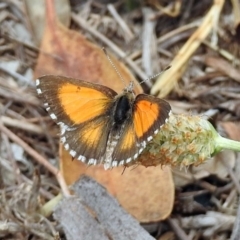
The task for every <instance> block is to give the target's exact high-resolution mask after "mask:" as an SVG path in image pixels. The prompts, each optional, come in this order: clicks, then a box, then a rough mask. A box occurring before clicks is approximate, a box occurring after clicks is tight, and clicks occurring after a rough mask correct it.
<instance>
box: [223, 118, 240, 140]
mask: <svg viewBox="0 0 240 240" xmlns="http://www.w3.org/2000/svg"><path fill="white" fill-rule="evenodd" d="M219 124H220V126H221V128H223V129H224V131H225V133H226V134H227V136H228V137H229V138H231V139H232V140H235V141H240V124H239V123H236V122H221V123H219Z"/></svg>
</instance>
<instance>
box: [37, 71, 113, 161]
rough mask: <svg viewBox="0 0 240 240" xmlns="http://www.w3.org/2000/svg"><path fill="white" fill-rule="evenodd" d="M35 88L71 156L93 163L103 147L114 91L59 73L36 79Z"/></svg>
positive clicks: (100, 154) (102, 151) (105, 141)
mask: <svg viewBox="0 0 240 240" xmlns="http://www.w3.org/2000/svg"><path fill="white" fill-rule="evenodd" d="M36 85H37V92H38V94H39V96H40V98H41V99H42V101H43V103H44V106H45V108H46V110H47V111H48V113H49V115H50V117H51V118H52V119H53V120H54V121H55V122H56V123H57V124H59V125H60V126H61V135H62V136H61V140H62V142H63V143H64V146H65V148H66V149H67V150H69V152H70V154H71V155H72V156H73V157H76V158H78V159H79V160H82V161H85V160H88V161H90V163H91V164H95V163H96V161H97V159H98V158H99V159H100V158H101V156H102V154H103V153H104V151H105V149H106V143H107V139H108V134H109V131H110V127H111V126H110V125H111V124H110V122H109V121H110V120H109V118H108V115H109V112H110V111H111V108H112V107H113V104H114V97H115V96H116V95H117V93H116V92H115V91H113V90H112V89H110V88H107V87H105V86H102V85H98V84H93V83H89V82H85V81H82V80H78V79H73V78H67V77H62V76H51V75H48V76H43V77H41V78H39V79H38V80H36Z"/></svg>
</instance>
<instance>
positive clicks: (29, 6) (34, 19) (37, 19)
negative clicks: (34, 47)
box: [25, 0, 71, 45]
mask: <svg viewBox="0 0 240 240" xmlns="http://www.w3.org/2000/svg"><path fill="white" fill-rule="evenodd" d="M54 3H55V4H54V6H55V9H56V12H57V15H58V18H59V20H60V22H61V23H62V24H63V25H64V26H66V27H68V26H69V24H70V20H71V16H70V14H71V12H70V3H69V1H68V0H55V2H54ZM25 5H26V10H27V14H28V18H29V20H30V24H31V29H32V31H33V34H32V36H33V37H34V40H35V42H36V43H37V44H38V45H39V44H40V42H41V39H42V37H43V32H44V26H45V19H46V16H45V9H46V7H45V0H25Z"/></svg>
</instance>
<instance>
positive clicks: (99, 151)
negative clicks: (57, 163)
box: [61, 115, 111, 165]
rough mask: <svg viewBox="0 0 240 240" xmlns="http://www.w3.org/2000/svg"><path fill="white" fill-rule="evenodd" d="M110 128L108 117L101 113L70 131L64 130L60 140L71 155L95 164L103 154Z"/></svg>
mask: <svg viewBox="0 0 240 240" xmlns="http://www.w3.org/2000/svg"><path fill="white" fill-rule="evenodd" d="M110 129H111V124H110V121H109V118H108V117H107V116H104V115H103V116H100V117H96V118H95V119H93V120H91V121H89V122H87V123H85V124H80V125H78V126H77V127H76V129H73V130H72V131H71V129H70V130H66V131H65V132H64V133H63V135H62V137H61V140H62V142H63V144H64V147H65V149H66V150H68V151H69V152H70V154H71V155H72V157H74V158H76V159H78V160H81V161H82V162H87V163H89V164H94V165H95V164H96V163H100V161H101V159H102V157H103V156H104V154H105V150H106V145H107V140H108V136H109V132H110Z"/></svg>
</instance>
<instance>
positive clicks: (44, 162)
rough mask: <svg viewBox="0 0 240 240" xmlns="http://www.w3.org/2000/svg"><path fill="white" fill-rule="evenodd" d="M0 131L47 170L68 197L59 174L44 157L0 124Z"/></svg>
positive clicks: (68, 194)
mask: <svg viewBox="0 0 240 240" xmlns="http://www.w3.org/2000/svg"><path fill="white" fill-rule="evenodd" d="M0 130H1V131H2V132H3V133H5V134H6V135H7V136H8V137H9V138H10V139H11V140H12V141H14V142H16V143H17V144H18V145H20V146H21V147H22V148H23V149H24V150H25V151H26V152H27V153H28V154H29V155H30V156H32V157H33V158H34V159H35V160H36V161H37V162H38V163H40V164H42V165H43V166H44V167H45V168H46V169H48V170H49V171H50V172H51V173H52V174H53V175H54V176H55V177H56V178H57V180H58V183H59V185H60V187H61V189H62V191H63V194H64V195H65V196H67V197H68V196H70V192H69V190H68V187H67V184H66V182H65V180H64V178H63V176H62V174H61V172H60V171H59V170H58V169H57V168H55V167H54V166H53V165H52V164H50V163H49V162H48V161H47V160H46V159H45V158H44V157H42V156H41V155H40V154H39V153H38V152H37V151H35V150H34V149H33V148H31V147H30V146H29V145H28V144H27V143H26V142H24V141H23V140H22V139H20V138H19V137H18V136H17V135H15V134H14V133H13V132H11V131H10V130H9V129H8V128H6V127H5V126H4V125H3V124H2V123H1V122H0Z"/></svg>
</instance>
